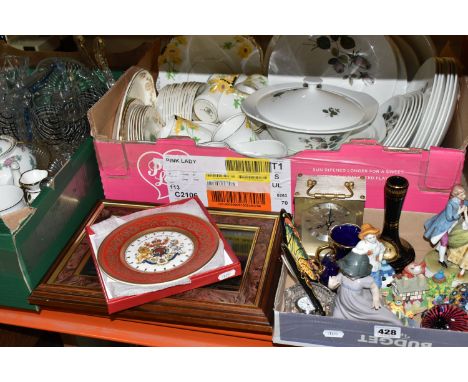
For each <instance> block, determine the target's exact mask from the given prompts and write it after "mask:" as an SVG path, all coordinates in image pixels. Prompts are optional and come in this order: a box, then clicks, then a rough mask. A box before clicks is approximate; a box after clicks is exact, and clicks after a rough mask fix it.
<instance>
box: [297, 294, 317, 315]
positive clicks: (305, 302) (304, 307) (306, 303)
mask: <svg viewBox="0 0 468 382" xmlns="http://www.w3.org/2000/svg"><path fill="white" fill-rule="evenodd" d="M296 305H297V307H298V308H299V309H300V310H301V311H302V312H304V313H306V314H309V313H311V312H313V311H314V310H315V307H314V306H313V305H312V303H311V302H310V299H309V297H307V296H304V297H301V298H299V299H298V300H297V301H296Z"/></svg>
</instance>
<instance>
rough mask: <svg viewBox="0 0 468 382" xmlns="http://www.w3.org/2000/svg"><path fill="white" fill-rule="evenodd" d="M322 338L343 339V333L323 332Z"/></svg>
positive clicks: (334, 331) (336, 331) (338, 331)
mask: <svg viewBox="0 0 468 382" xmlns="http://www.w3.org/2000/svg"><path fill="white" fill-rule="evenodd" d="M323 336H324V337H327V338H343V337H344V333H343V332H342V331H341V330H324V331H323Z"/></svg>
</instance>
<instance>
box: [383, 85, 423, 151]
mask: <svg viewBox="0 0 468 382" xmlns="http://www.w3.org/2000/svg"><path fill="white" fill-rule="evenodd" d="M423 98H424V97H423V92H422V91H415V92H412V93H407V94H403V95H400V96H395V97H392V98H390V99H389V100H388V101H387V102H385V103H383V104H382V105H380V108H379V115H378V117H377V119H376V121H375V124H383V125H385V129H386V132H387V133H386V137H385V139H384V140H383V142H382V143H383V144H384V145H385V146H394V147H405V146H407V144H408V143H409V142H410V141H411V139H412V137H413V135H414V132H415V131H416V129H417V127H418V125H419V123H420V121H421V116H422V110H423Z"/></svg>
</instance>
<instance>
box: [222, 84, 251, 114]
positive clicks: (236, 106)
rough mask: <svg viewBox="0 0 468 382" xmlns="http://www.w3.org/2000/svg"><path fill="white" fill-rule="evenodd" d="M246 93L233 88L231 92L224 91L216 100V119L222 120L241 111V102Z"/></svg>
mask: <svg viewBox="0 0 468 382" xmlns="http://www.w3.org/2000/svg"><path fill="white" fill-rule="evenodd" d="M247 96H248V94H246V93H243V92H240V91H238V90H236V89H233V91H231V92H224V93H223V94H221V97H220V99H219V101H218V120H219V121H220V122H224V121H225V120H226V119H228V118H229V117H232V116H233V115H235V114H239V113H240V112H241V108H240V107H241V103H242V101H243V100H244V99H245V98H247Z"/></svg>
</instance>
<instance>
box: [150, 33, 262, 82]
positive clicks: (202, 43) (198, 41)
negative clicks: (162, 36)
mask: <svg viewBox="0 0 468 382" xmlns="http://www.w3.org/2000/svg"><path fill="white" fill-rule="evenodd" d="M262 59H263V57H262V51H261V49H260V47H259V46H258V45H257V44H256V43H255V41H254V40H253V39H251V38H249V37H247V36H176V37H174V38H172V39H171V41H170V42H169V43H168V44H167V46H166V48H165V49H164V51H163V52H162V54H161V55H160V56H159V57H158V64H159V76H158V79H157V82H156V88H157V90H158V91H161V89H162V88H164V86H166V85H171V84H175V83H182V82H192V81H193V82H206V81H207V80H208V78H209V77H210V75H211V74H215V73H218V74H241V73H244V74H260V73H262Z"/></svg>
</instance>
